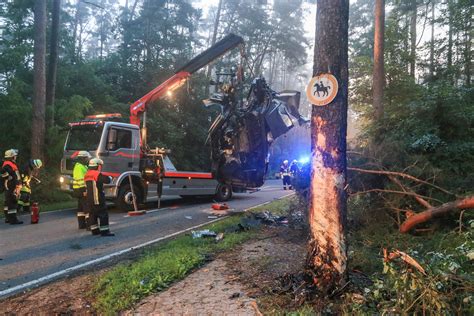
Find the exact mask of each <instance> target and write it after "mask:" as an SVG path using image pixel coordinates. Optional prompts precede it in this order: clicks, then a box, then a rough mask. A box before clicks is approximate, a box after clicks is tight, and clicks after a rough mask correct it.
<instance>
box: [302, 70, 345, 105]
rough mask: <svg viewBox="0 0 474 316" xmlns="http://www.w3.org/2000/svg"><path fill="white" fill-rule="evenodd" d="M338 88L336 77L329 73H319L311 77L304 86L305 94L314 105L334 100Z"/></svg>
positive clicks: (325, 103)
mask: <svg viewBox="0 0 474 316" xmlns="http://www.w3.org/2000/svg"><path fill="white" fill-rule="evenodd" d="M338 89H339V85H338V84H337V79H336V77H334V76H333V75H331V74H321V75H319V76H316V77H313V79H311V81H310V82H309V85H308V87H307V88H306V96H307V97H308V100H309V101H310V102H311V103H312V104H314V105H319V106H322V105H327V104H329V103H331V102H332V100H334V98H335V97H336V94H337V90H338Z"/></svg>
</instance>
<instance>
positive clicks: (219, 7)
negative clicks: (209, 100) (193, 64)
mask: <svg viewBox="0 0 474 316" xmlns="http://www.w3.org/2000/svg"><path fill="white" fill-rule="evenodd" d="M222 2H223V0H219V4H218V5H217V12H216V19H215V21H214V32H213V33H212V40H211V45H210V46H212V45H214V44H215V43H216V40H217V32H218V31H219V21H220V19H221V10H222ZM211 73H212V63H211V64H210V65H209V66H207V71H206V78H207V81H209V79H210V78H211ZM208 94H209V83H207V84H206V94H205V95H206V96H207V95H208Z"/></svg>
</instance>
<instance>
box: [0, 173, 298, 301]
mask: <svg viewBox="0 0 474 316" xmlns="http://www.w3.org/2000/svg"><path fill="white" fill-rule="evenodd" d="M287 194H289V192H288V191H284V190H282V188H281V185H280V181H277V180H269V181H267V182H266V184H265V185H264V186H263V187H262V188H261V190H260V191H258V192H255V193H241V194H234V197H233V199H232V200H231V201H229V202H228V204H229V206H230V208H231V209H234V210H235V211H243V210H245V209H248V208H251V207H253V206H256V205H260V204H262V203H265V202H268V201H272V200H274V199H277V198H280V197H282V196H284V195H287ZM211 203H212V201H209V200H201V201H200V200H195V201H185V200H183V199H181V198H179V197H168V198H166V199H164V200H163V201H162V205H161V208H160V209H159V210H157V209H156V206H155V209H153V204H151V205H150V204H149V205H148V209H147V214H146V215H142V216H133V217H130V216H127V215H126V213H122V212H120V211H118V210H116V209H111V210H110V211H109V216H110V227H111V231H113V232H114V233H115V234H116V236H115V237H98V236H92V235H91V234H90V232H87V231H84V230H78V229H77V220H76V217H75V212H74V211H56V212H49V213H44V214H41V218H40V222H39V224H36V225H31V224H29V216H27V215H23V216H22V219H23V221H25V224H23V225H8V224H5V223H4V222H3V221H2V223H1V224H0V259H1V260H0V298H2V297H6V296H8V295H12V294H15V292H19V291H21V290H24V289H26V288H29V287H32V286H37V285H40V284H42V283H46V282H48V281H51V280H53V279H54V278H57V277H60V276H63V275H61V273H63V274H64V273H66V272H68V271H69V270H71V269H76V268H78V266H81V265H84V264H86V265H88V264H91V265H92V262H91V261H93V260H96V259H97V258H103V259H104V260H106V259H107V258H108V257H110V256H115V255H117V254H118V253H122V252H124V251H127V249H131V248H134V247H136V246H140V245H143V244H146V243H149V242H150V241H157V240H160V239H165V238H166V237H167V236H169V235H172V234H176V233H177V232H181V231H183V230H186V229H189V228H192V227H194V226H197V225H201V224H205V223H207V222H210V221H215V219H209V218H208V216H209V215H210V213H211V212H212V211H211V208H210V206H211ZM55 275H56V276H55ZM35 282H36V283H35ZM28 283H29V284H30V285H28ZM27 285H28V286H27ZM15 289H16V290H15ZM13 290H15V291H13Z"/></svg>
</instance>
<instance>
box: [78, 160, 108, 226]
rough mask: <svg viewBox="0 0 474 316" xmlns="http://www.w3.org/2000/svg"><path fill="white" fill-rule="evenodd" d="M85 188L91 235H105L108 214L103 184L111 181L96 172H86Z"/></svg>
mask: <svg viewBox="0 0 474 316" xmlns="http://www.w3.org/2000/svg"><path fill="white" fill-rule="evenodd" d="M84 180H85V182H86V187H87V204H88V209H89V212H90V217H89V223H90V229H91V232H92V234H94V235H98V234H102V235H106V234H109V233H110V230H109V213H108V212H107V205H106V203H105V194H104V187H103V185H104V183H110V182H111V181H112V179H111V178H110V177H108V176H104V175H103V174H101V173H100V172H99V171H98V170H90V169H89V171H87V173H86V176H85V177H84Z"/></svg>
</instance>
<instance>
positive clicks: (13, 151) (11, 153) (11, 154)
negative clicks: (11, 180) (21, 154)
mask: <svg viewBox="0 0 474 316" xmlns="http://www.w3.org/2000/svg"><path fill="white" fill-rule="evenodd" d="M16 156H18V149H9V150H7V151H6V152H5V158H13V157H16Z"/></svg>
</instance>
